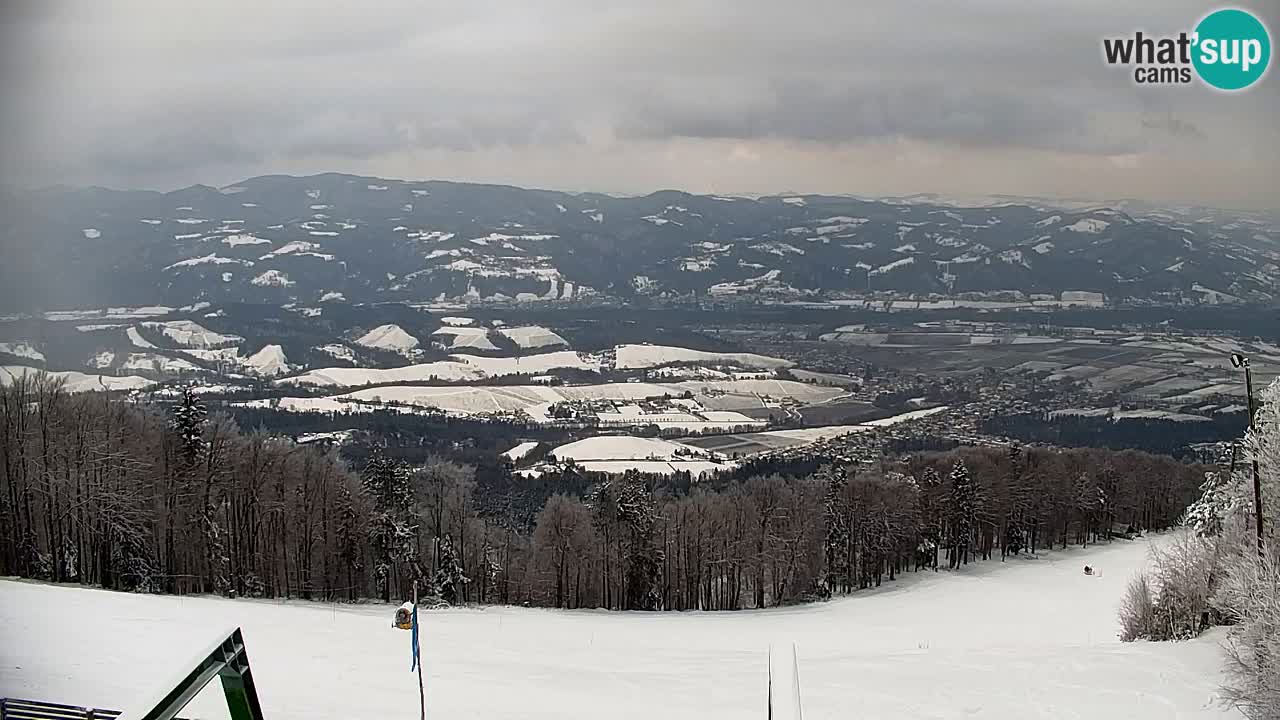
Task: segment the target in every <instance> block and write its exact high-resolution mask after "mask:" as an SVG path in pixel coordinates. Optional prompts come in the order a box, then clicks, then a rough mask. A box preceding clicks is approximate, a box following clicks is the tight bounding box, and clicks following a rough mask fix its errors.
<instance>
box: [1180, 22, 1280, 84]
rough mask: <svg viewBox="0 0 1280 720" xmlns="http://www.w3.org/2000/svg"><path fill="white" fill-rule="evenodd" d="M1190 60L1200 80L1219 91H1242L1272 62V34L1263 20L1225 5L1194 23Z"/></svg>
mask: <svg viewBox="0 0 1280 720" xmlns="http://www.w3.org/2000/svg"><path fill="white" fill-rule="evenodd" d="M1193 42H1194V49H1193V50H1192V57H1191V62H1192V64H1193V65H1195V68H1196V72H1197V73H1199V75H1200V79H1201V80H1203V81H1205V83H1207V84H1208V85H1210V86H1212V87H1215V88H1217V89H1219V90H1243V89H1245V88H1247V87H1249V86H1250V85H1252V84H1254V83H1256V82H1257V81H1258V80H1259V79H1261V78H1262V76H1263V74H1264V73H1266V71H1267V65H1268V63H1270V62H1271V36H1270V35H1268V34H1267V28H1266V26H1265V25H1263V24H1262V21H1261V20H1259V19H1258V18H1256V17H1254V16H1253V15H1252V14H1250V13H1247V12H1245V11H1244V10H1237V9H1235V8H1228V9H1225V10H1216V11H1214V12H1212V13H1209V14H1208V15H1206V16H1205V18H1204V19H1203V20H1201V21H1200V24H1199V25H1197V26H1196V35H1195V40H1194V41H1193Z"/></svg>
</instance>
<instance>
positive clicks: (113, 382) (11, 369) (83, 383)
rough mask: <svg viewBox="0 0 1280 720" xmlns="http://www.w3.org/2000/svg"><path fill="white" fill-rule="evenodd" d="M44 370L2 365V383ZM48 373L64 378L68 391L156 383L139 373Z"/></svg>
mask: <svg viewBox="0 0 1280 720" xmlns="http://www.w3.org/2000/svg"><path fill="white" fill-rule="evenodd" d="M42 372H44V371H43V370H41V369H39V368H30V367H23V366H20V365H5V366H0V385H8V384H9V383H11V382H13V381H14V380H15V379H16V378H20V377H22V376H23V375H28V374H30V375H32V376H34V375H38V374H39V373H42ZM48 375H49V376H50V377H52V378H56V379H59V380H62V381H64V382H65V383H66V389H67V392H70V393H78V392H90V391H93V390H141V389H143V388H147V387H150V386H152V385H155V383H154V382H152V381H151V380H148V379H146V378H144V377H138V376H137V375H121V376H116V375H86V374H84V373H80V372H75V371H74V370H72V371H67V372H50V373H48Z"/></svg>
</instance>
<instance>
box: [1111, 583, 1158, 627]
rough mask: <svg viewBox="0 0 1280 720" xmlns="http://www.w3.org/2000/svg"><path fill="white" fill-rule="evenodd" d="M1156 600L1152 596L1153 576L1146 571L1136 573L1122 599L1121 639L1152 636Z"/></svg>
mask: <svg viewBox="0 0 1280 720" xmlns="http://www.w3.org/2000/svg"><path fill="white" fill-rule="evenodd" d="M1155 617H1156V613H1155V600H1154V599H1153V598H1152V596H1151V578H1150V577H1149V576H1148V575H1147V573H1145V572H1140V573H1138V574H1137V575H1134V576H1133V577H1132V578H1130V580H1129V587H1127V588H1126V589H1125V592H1124V598H1123V599H1121V601H1120V639H1121V640H1123V641H1124V642H1132V641H1134V640H1138V639H1140V638H1150V637H1151V635H1152V632H1153V630H1154V628H1155Z"/></svg>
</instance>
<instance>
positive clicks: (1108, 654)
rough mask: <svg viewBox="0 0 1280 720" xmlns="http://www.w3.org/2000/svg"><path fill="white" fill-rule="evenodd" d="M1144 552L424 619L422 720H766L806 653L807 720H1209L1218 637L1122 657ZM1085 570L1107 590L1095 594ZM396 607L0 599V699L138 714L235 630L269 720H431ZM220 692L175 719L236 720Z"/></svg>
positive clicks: (6, 587)
mask: <svg viewBox="0 0 1280 720" xmlns="http://www.w3.org/2000/svg"><path fill="white" fill-rule="evenodd" d="M1145 562H1146V542H1145V541H1137V542H1133V543H1129V542H1117V543H1116V544H1114V545H1110V546H1099V547H1095V548H1092V549H1089V550H1087V551H1080V550H1074V549H1073V550H1069V551H1064V552H1055V553H1049V554H1045V555H1043V556H1041V557H1040V558H1039V559H1030V558H1025V557H1024V558H1020V559H1016V560H1012V561H1010V562H1007V563H1000V562H998V561H992V562H988V563H981V564H977V565H970V566H969V567H966V568H965V569H964V570H962V571H960V572H957V573H948V572H940V573H932V572H924V573H919V574H916V573H910V574H908V575H906V576H905V577H904V579H900V580H898V581H896V582H893V583H887V584H886V585H885V586H884V587H882V588H879V589H877V590H868V591H863V592H861V593H857V594H855V595H854V596H852V597H849V598H844V599H839V600H835V601H832V602H828V603H822V604H816V605H806V606H800V607H794V608H786V609H779V610H765V611H744V612H736V613H734V612H722V613H700V612H686V613H611V612H604V611H557V610H534V609H525V608H508V607H490V608H483V609H480V608H475V609H471V608H466V609H455V610H444V611H436V612H428V613H425V614H424V615H423V635H422V659H423V663H424V667H425V673H424V676H425V685H426V698H427V714H428V717H435V718H474V719H477V720H514V719H516V718H534V719H539V718H545V719H547V720H550V719H552V718H554V719H556V720H560V719H561V718H623V719H635V720H653V718H676V719H685V718H688V719H690V720H693V719H695V718H696V719H698V720H708V719H710V720H718V719H720V718H723V719H725V720H730V719H731V720H740V719H741V718H764V717H765V709H764V697H765V685H766V667H767V661H768V660H767V658H768V648H769V645H770V644H771V643H772V644H773V645H774V646H775V648H778V649H779V650H781V651H782V652H787V651H788V650H789V648H790V646H791V644H792V643H794V645H795V648H796V651H797V657H798V666H799V676H800V694H801V698H802V701H803V706H804V716H805V717H806V718H809V719H810V720H826V719H831V720H835V719H837V718H882V719H885V720H908V719H910V720H917V719H920V720H923V719H924V718H931V719H933V720H944V719H945V720H952V719H955V720H959V719H961V718H965V719H968V718H983V719H984V720H1046V719H1049V718H1053V719H1058V720H1075V719H1077V718H1090V719H1093V718H1123V720H1167V719H1169V718H1179V719H1180V720H1208V719H1210V718H1240V717H1241V716H1240V715H1239V714H1237V713H1234V712H1228V711H1223V710H1220V709H1219V708H1218V707H1217V706H1216V704H1215V703H1214V693H1215V691H1216V688H1217V687H1218V685H1219V684H1220V683H1221V681H1222V677H1221V672H1220V669H1219V668H1220V666H1221V661H1220V650H1219V643H1220V641H1221V640H1222V635H1221V634H1218V633H1212V634H1210V635H1209V636H1207V637H1204V638H1201V639H1198V640H1194V641H1190V642H1184V643H1159V644H1153V643H1133V644H1124V643H1121V642H1119V641H1118V640H1117V639H1116V633H1117V630H1118V627H1117V623H1116V619H1115V616H1116V612H1115V611H1116V606H1117V605H1118V603H1119V601H1120V596H1121V593H1122V592H1123V589H1124V586H1125V583H1126V582H1127V580H1128V578H1129V576H1130V575H1131V574H1132V573H1133V572H1134V571H1135V570H1137V569H1138V568H1140V567H1142V566H1143V565H1144V564H1145ZM1085 563H1088V564H1090V565H1093V566H1094V567H1097V568H1099V569H1100V570H1101V571H1102V575H1101V577H1088V576H1085V575H1084V574H1083V573H1082V572H1081V571H1080V568H1081V567H1082V566H1083V565H1084V564H1085ZM393 612H394V610H393V606H386V605H367V606H359V607H351V606H345V605H336V606H334V605H323V604H319V603H303V602H292V603H281V602H269V601H246V600H223V599H216V598H193V597H188V598H173V597H159V596H144V595H131V594H125V593H112V592H105V591H100V590H86V589H80V588H73V587H53V586H46V585H39V584H31V583H20V582H13V581H0V627H2V628H4V630H3V631H2V632H3V636H4V647H5V651H4V659H5V661H4V662H3V663H0V696H5V695H12V696H16V697H28V698H38V699H47V700H53V701H60V702H69V703H83V704H87V705H96V706H99V707H107V708H115V709H126V708H131V707H132V705H133V704H134V703H136V702H137V700H138V699H139V698H140V697H150V696H153V695H154V694H155V693H156V692H157V691H159V690H162V689H165V688H161V687H160V684H162V683H163V682H164V681H165V679H167V678H170V677H171V676H173V675H174V674H175V671H176V670H177V669H178V666H179V665H181V664H184V663H187V662H190V661H191V659H192V658H191V656H192V655H193V654H194V653H196V652H198V651H199V650H200V649H201V648H203V647H204V646H207V645H208V644H209V643H210V642H212V641H213V640H214V639H216V636H217V634H218V632H219V631H221V630H222V629H223V628H226V627H234V626H240V627H241V628H243V630H244V636H245V641H246V644H247V650H248V654H249V658H250V661H251V662H252V667H253V672H254V679H255V681H256V684H257V687H258V692H259V696H260V698H261V701H262V705H263V710H264V712H265V714H266V715H267V716H269V717H272V718H277V719H281V720H292V719H298V720H302V719H304V718H305V719H306V720H325V719H327V718H380V719H385V720H396V719H398V718H403V719H404V720H409V719H410V718H417V717H418V687H417V676H416V675H415V674H414V673H411V672H409V633H408V632H405V631H401V630H395V629H393V628H392V627H391V619H392V615H393ZM216 686H217V682H216V681H215V682H214V683H213V684H212V685H211V686H210V687H209V688H207V689H206V691H205V692H203V693H201V695H200V696H198V697H197V698H196V699H195V701H194V702H193V703H192V704H191V705H188V706H187V709H186V710H185V711H183V713H182V715H183V716H184V717H191V718H216V717H226V709H225V703H224V701H223V700H222V699H221V690H220V688H218V687H216Z"/></svg>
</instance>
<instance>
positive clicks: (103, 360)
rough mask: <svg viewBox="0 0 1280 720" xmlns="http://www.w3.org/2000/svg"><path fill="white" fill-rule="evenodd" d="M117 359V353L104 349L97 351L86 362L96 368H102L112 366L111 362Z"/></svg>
mask: <svg viewBox="0 0 1280 720" xmlns="http://www.w3.org/2000/svg"><path fill="white" fill-rule="evenodd" d="M115 361H116V354H115V353H113V352H111V351H110V350H103V351H101V352H96V353H94V354H92V355H90V356H89V359H88V360H85V362H84V364H85V365H87V366H89V367H91V368H93V369H95V370H101V369H102V368H108V367H111V363H113V362H115Z"/></svg>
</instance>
